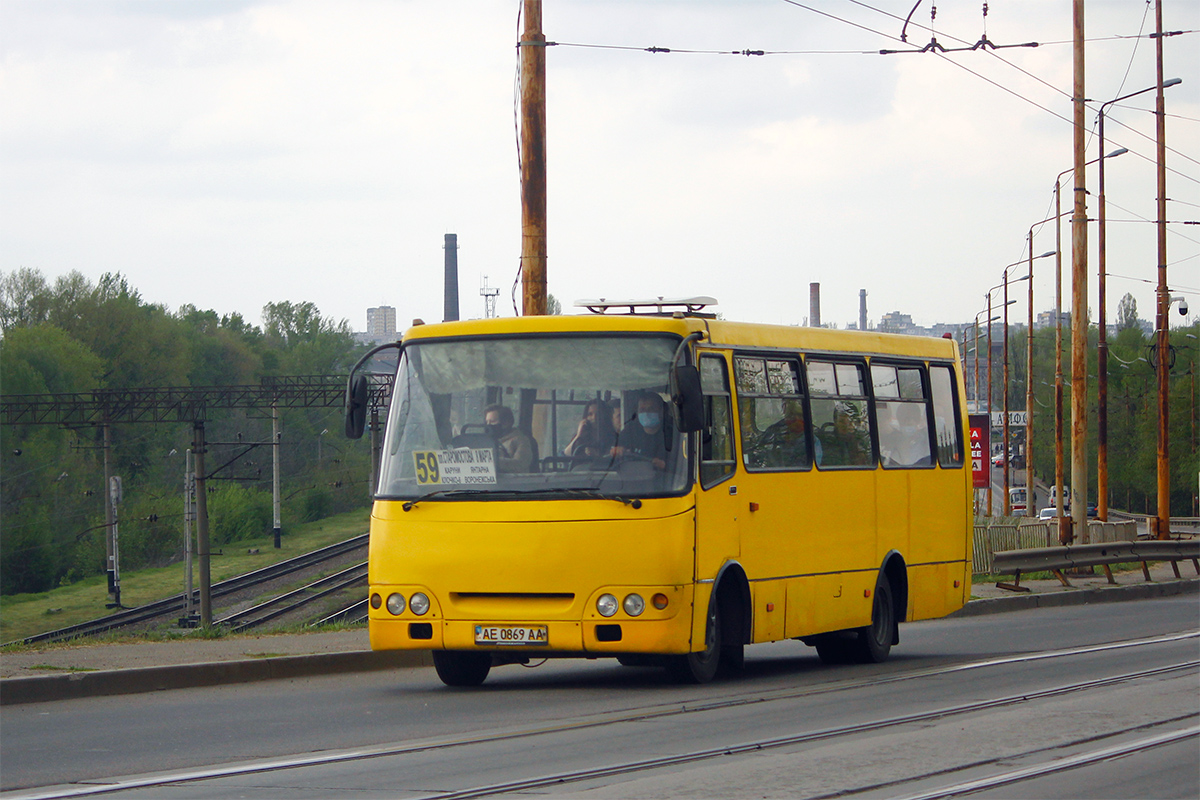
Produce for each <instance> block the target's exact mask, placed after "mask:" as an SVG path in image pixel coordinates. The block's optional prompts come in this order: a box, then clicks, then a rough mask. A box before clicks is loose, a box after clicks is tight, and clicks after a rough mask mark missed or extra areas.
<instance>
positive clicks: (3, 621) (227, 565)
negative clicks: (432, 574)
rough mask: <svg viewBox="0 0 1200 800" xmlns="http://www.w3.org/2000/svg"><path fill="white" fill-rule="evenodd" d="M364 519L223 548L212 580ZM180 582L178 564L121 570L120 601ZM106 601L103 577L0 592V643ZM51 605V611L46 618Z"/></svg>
mask: <svg viewBox="0 0 1200 800" xmlns="http://www.w3.org/2000/svg"><path fill="white" fill-rule="evenodd" d="M367 520H368V512H366V511H352V512H346V513H343V514H339V515H337V516H335V517H328V518H326V519H323V520H320V521H317V522H309V523H304V524H299V525H296V526H295V527H294V528H292V529H290V530H289V532H288V533H287V534H286V535H285V536H284V537H283V543H282V544H283V547H281V548H280V549H279V550H276V549H275V548H274V547H273V546H272V539H271V537H270V536H260V537H258V538H255V539H247V540H245V541H241V542H238V544H237V545H236V547H226V548H224V554H223V555H215V554H214V555H213V557H212V579H213V582H214V583H216V582H217V581H222V580H226V579H227V578H232V577H234V576H236V575H241V574H243V573H246V572H250V571H252V570H256V569H261V568H262V567H265V566H268V565H270V564H274V563H275V562H277V561H282V560H284V559H287V558H294V557H295V556H298V555H300V554H301V553H306V552H309V551H311V550H316V549H318V548H320V547H325V546H326V545H330V544H334V543H335V542H341V541H345V540H346V539H349V538H351V537H353V536H358V535H360V534H363V533H366V530H367ZM254 549H257V550H258V554H257V555H251V554H249V553H248V552H247V551H249V550H254ZM183 580H184V575H183V568H182V565H181V564H174V565H172V566H169V567H155V568H147V569H141V570H136V571H130V572H127V573H123V574H122V576H121V600H122V601H123V602H124V604H125V605H127V606H138V605H143V604H145V603H150V602H153V601H155V600H161V599H162V598H164V597H170V596H171V595H175V594H180V593H182V592H183ZM107 601H108V586H107V583H106V582H105V579H104V577H103V576H95V577H92V578H87V579H84V580H81V581H78V582H76V583H72V584H70V585H67V586H62V587H59V588H57V589H52V590H50V591H47V592H40V593H37V594H18V595H8V596H2V597H0V642H14V641H19V640H21V639H24V638H25V637H27V636H32V635H34V634H36V633H42V632H44V631H47V630H56V629H58V628H65V627H67V626H68V625H75V624H77V623H80V622H87V621H88V620H92V619H96V618H97V617H102V616H104V615H105V614H109V613H111V611H110V610H109V609H106V608H105V607H104V604H105V603H106V602H107ZM50 609H54V610H55V611H54V613H53V614H52V615H50V616H48V615H47V614H48V611H49V610H50ZM121 635H122V636H124V635H127V634H121ZM193 635H194V634H193ZM212 635H214V636H223V635H225V632H224V630H223V629H220V628H216V629H213V632H212Z"/></svg>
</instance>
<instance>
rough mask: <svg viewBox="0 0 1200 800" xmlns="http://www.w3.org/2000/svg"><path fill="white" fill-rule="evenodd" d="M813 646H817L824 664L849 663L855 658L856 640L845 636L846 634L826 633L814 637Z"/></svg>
mask: <svg viewBox="0 0 1200 800" xmlns="http://www.w3.org/2000/svg"><path fill="white" fill-rule="evenodd" d="M813 647H815V648H817V657H818V658H820V659H821V663H822V664H849V663H851V662H852V661H854V660H855V658H854V655H855V654H854V642H852V641H851V640H850V639H848V638H845V634H841V635H839V634H836V633H826V634H823V635H821V636H817V637H814V640H813Z"/></svg>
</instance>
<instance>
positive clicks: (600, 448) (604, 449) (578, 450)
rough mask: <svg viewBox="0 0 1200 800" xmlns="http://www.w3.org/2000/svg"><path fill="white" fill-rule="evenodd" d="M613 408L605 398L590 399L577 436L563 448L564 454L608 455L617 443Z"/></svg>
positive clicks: (585, 407)
mask: <svg viewBox="0 0 1200 800" xmlns="http://www.w3.org/2000/svg"><path fill="white" fill-rule="evenodd" d="M612 418H613V414H612V409H611V408H609V406H608V403H606V402H604V401H603V400H589V401H588V404H587V405H586V406H584V409H583V419H581V420H579V427H578V428H577V429H576V430H575V436H574V438H572V439H571V441H570V442H569V443H568V444H567V446H566V447H564V448H563V455H568V456H575V457H578V458H598V457H600V456H607V455H608V454H609V452H610V451H611V450H612V449H613V447H614V446H615V445H616V443H617V430H616V428H614V427H613V421H612Z"/></svg>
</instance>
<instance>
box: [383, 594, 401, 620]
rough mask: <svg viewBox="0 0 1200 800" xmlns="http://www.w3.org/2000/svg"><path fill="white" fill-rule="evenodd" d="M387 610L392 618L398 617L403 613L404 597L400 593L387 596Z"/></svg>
mask: <svg viewBox="0 0 1200 800" xmlns="http://www.w3.org/2000/svg"><path fill="white" fill-rule="evenodd" d="M387 610H388V612H389V613H391V614H393V615H394V616H397V617H398V616H400V615H401V614H403V613H404V595H402V594H400V593H398V592H397V593H395V594H389V595H388V599H387Z"/></svg>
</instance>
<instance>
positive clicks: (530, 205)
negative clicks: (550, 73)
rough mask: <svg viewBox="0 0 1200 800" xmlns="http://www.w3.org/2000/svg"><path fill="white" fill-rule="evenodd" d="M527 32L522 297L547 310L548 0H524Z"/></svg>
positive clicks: (526, 310)
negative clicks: (544, 23) (544, 15)
mask: <svg viewBox="0 0 1200 800" xmlns="http://www.w3.org/2000/svg"><path fill="white" fill-rule="evenodd" d="M522 13H523V14H524V16H525V30H524V32H523V33H522V34H521V41H520V42H519V43H518V47H519V48H520V54H521V58H520V64H521V297H522V306H523V309H522V313H523V314H524V315H526V316H529V315H534V314H545V313H546V36H545V34H543V33H542V0H524V6H523V11H522Z"/></svg>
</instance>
